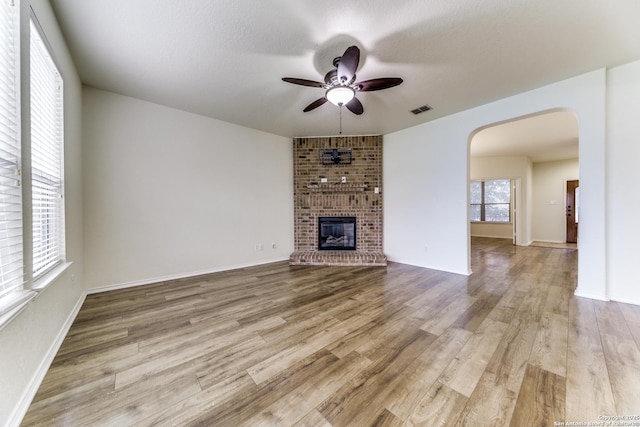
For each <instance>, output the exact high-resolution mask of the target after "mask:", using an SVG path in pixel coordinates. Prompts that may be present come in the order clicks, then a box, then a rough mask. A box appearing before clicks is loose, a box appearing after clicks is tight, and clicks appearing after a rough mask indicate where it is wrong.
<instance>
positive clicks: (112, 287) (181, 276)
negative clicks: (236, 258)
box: [86, 257, 289, 295]
mask: <svg viewBox="0 0 640 427" xmlns="http://www.w3.org/2000/svg"><path fill="white" fill-rule="evenodd" d="M288 260H289V257H286V258H276V259H270V260H265V261H260V262H257V263H246V264H236V265H228V266H225V267H218V268H214V269H211V270H202V271H194V272H191V273H182V274H173V275H170V276H164V277H156V278H152V279H143V280H136V281H133V282H124V283H117V284H113V285H106V286H99V287H97V288H92V289H88V290H87V291H86V292H87V295H91V294H98V293H100V292H107V291H115V290H118V289H127V288H133V287H136V286H144V285H153V284H155V283H160V282H168V281H170V280H179V279H186V278H189V277H195V276H203V275H206V274H213V273H220V272H222V271H229V270H237V269H239V268H247V267H255V266H258V265H264V264H271V263H274V262H280V261H288Z"/></svg>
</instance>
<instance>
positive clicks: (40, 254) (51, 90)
mask: <svg viewBox="0 0 640 427" xmlns="http://www.w3.org/2000/svg"><path fill="white" fill-rule="evenodd" d="M17 3H18V2H15V1H14V0H0V327H2V325H4V324H5V323H6V322H7V321H8V320H9V319H11V318H12V317H13V316H14V315H15V314H16V313H18V312H19V311H20V309H21V308H22V307H23V306H24V304H25V303H26V302H27V301H29V300H30V299H31V298H33V297H34V296H35V294H36V291H37V290H38V289H42V288H44V287H45V286H46V284H47V283H50V282H51V280H52V279H53V278H55V275H56V274H58V271H59V270H55V272H54V273H52V274H50V275H47V273H48V272H50V271H51V270H52V269H54V268H55V267H56V266H58V265H61V264H62V262H63V261H64V259H65V250H64V249H65V242H64V203H63V199H62V196H63V188H64V185H63V184H64V183H63V176H64V173H63V161H62V160H63V147H64V139H63V123H64V122H63V119H64V117H63V81H62V77H61V74H60V72H59V71H58V69H57V67H56V65H55V62H54V60H53V58H52V56H51V55H50V53H49V50H48V48H47V43H46V39H45V38H44V37H43V35H42V32H41V31H40V28H39V26H38V25H37V20H35V18H34V19H33V20H32V21H31V25H30V43H29V55H30V70H29V72H30V73H29V84H30V93H31V94H30V98H29V102H30V107H31V116H30V117H27V118H26V119H27V123H23V121H24V120H25V117H21V116H20V110H21V100H20V90H19V88H20V76H21V73H20V68H19V67H20V52H21V49H20V37H19V33H20V31H19V28H18V27H19V21H20V19H19V9H20V7H19V5H18V4H17ZM23 50H24V49H23ZM24 101H25V100H24V98H23V99H22V102H24ZM27 124H30V134H31V139H30V140H27V139H25V138H24V137H25V135H21V132H20V131H21V128H22V127H23V125H27ZM23 154H24V155H23ZM23 158H25V159H27V158H28V159H30V167H28V166H29V165H25V164H24V163H23ZM23 166H25V168H24V171H23V172H24V173H22V172H21V168H22V167H23ZM22 182H24V183H27V184H29V183H30V185H29V186H28V187H26V188H23V187H24V186H23V185H22ZM27 190H29V191H27ZM28 195H31V197H28ZM27 224H31V225H32V228H30V227H27V226H26V225H27ZM31 232H32V233H31ZM29 234H31V236H29ZM30 237H31V238H32V245H28V244H25V242H28V240H26V239H29V238H30ZM67 265H68V264H66V265H61V268H66V266H67ZM45 275H47V276H46V277H44V276H45Z"/></svg>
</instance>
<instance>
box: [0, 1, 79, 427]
mask: <svg viewBox="0 0 640 427" xmlns="http://www.w3.org/2000/svg"><path fill="white" fill-rule="evenodd" d="M16 3H18V4H20V7H21V20H20V21H21V22H20V24H21V28H22V35H21V54H22V64H21V73H20V74H21V80H22V91H23V92H22V102H21V105H22V111H21V114H22V117H23V120H24V121H25V126H23V129H22V132H23V133H22V138H23V140H25V141H28V138H29V134H28V132H29V125H28V121H26V120H27V119H28V117H29V113H30V109H29V102H28V100H29V92H28V90H29V81H28V80H29V79H28V76H29V60H28V58H29V49H28V47H29V8H30V7H32V8H33V10H34V12H35V14H36V16H37V18H38V21H39V22H40V24H41V26H42V28H43V30H44V32H45V34H46V37H47V39H48V41H49V44H50V46H51V48H52V49H53V52H52V53H53V55H54V56H55V58H56V61H57V64H58V67H59V69H60V71H61V73H62V76H63V79H64V98H65V106H64V108H65V123H64V129H65V135H64V137H65V147H64V151H65V158H64V163H65V209H66V253H67V260H68V261H70V262H72V265H71V267H70V268H69V269H68V270H66V271H65V273H64V274H63V275H62V276H60V277H59V278H58V279H57V280H56V281H54V282H53V283H52V284H51V285H49V287H48V288H46V289H45V290H44V291H42V292H41V293H40V294H39V295H38V296H37V297H36V298H35V299H34V300H32V301H31V302H30V303H29V304H28V305H27V307H26V308H25V309H24V310H23V311H22V312H21V313H20V314H19V315H18V316H17V317H16V318H14V319H13V320H11V322H10V323H9V324H7V325H6V326H5V327H4V328H2V329H1V330H0V367H2V368H0V425H17V424H18V423H19V422H20V420H21V419H22V417H23V415H24V413H26V410H27V408H28V405H29V404H30V402H31V399H32V398H33V396H34V395H35V393H36V391H37V388H38V387H39V385H40V382H41V380H42V378H43V377H44V374H45V373H46V370H47V369H48V367H49V364H50V363H51V361H52V360H53V357H54V356H55V352H56V351H57V349H58V347H59V345H60V343H61V341H62V339H63V338H64V335H65V334H66V331H67V330H68V327H69V326H70V322H71V321H72V320H73V318H74V316H75V313H76V310H77V309H78V308H79V304H80V303H81V302H82V300H83V289H82V282H81V278H82V276H83V248H82V243H83V236H82V230H83V225H82V221H83V213H82V179H81V170H82V164H81V157H82V152H81V119H82V114H81V111H82V109H81V85H80V80H79V78H78V75H77V73H76V69H75V66H74V64H73V62H72V59H71V57H70V55H69V52H68V50H67V47H66V45H65V42H64V39H63V38H62V34H61V32H60V30H59V28H58V25H57V23H56V21H55V18H54V15H53V12H52V10H51V7H50V5H49V2H48V1H46V0H31V1H28V0H23V1H21V2H16Z"/></svg>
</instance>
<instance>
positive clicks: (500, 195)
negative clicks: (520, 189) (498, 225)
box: [470, 179, 511, 222]
mask: <svg viewBox="0 0 640 427" xmlns="http://www.w3.org/2000/svg"><path fill="white" fill-rule="evenodd" d="M470 217H471V221H472V222H510V221H511V180H508V179H494V180H487V181H472V182H471V212H470Z"/></svg>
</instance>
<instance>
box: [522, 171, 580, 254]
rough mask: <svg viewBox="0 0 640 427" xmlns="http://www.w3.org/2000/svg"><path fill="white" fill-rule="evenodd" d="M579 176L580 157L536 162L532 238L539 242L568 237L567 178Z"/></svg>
mask: <svg viewBox="0 0 640 427" xmlns="http://www.w3.org/2000/svg"><path fill="white" fill-rule="evenodd" d="M578 177H579V163H578V159H570V160H560V161H555V162H541V163H534V164H533V205H532V208H531V209H532V212H533V215H532V238H533V240H535V241H540V242H559V243H564V242H566V240H567V221H566V218H567V217H566V212H565V210H566V209H565V206H566V200H565V195H566V192H567V181H571V180H576V179H578Z"/></svg>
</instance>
